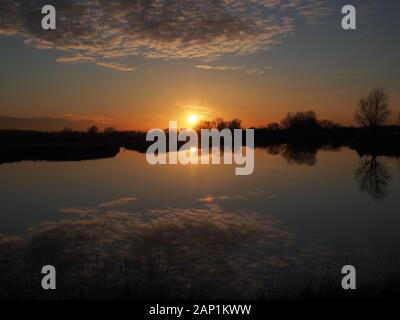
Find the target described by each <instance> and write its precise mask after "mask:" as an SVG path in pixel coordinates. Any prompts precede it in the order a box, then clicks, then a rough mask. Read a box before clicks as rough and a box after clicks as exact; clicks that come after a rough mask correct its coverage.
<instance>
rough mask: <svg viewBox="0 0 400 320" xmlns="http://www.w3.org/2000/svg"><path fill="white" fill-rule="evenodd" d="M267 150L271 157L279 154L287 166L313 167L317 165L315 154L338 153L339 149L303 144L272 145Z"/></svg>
mask: <svg viewBox="0 0 400 320" xmlns="http://www.w3.org/2000/svg"><path fill="white" fill-rule="evenodd" d="M266 148H267V152H268V153H269V154H271V155H278V154H280V155H281V156H282V158H284V159H285V160H286V161H287V162H288V164H290V165H292V164H296V165H307V166H314V165H315V164H316V163H317V153H318V151H319V150H323V151H328V150H329V151H339V150H340V148H337V147H334V146H331V145H324V146H321V145H304V144H274V145H270V146H268V147H266Z"/></svg>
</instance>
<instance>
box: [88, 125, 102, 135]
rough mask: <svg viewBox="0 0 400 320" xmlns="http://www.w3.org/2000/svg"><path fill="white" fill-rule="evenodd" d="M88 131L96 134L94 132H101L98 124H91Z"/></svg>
mask: <svg viewBox="0 0 400 320" xmlns="http://www.w3.org/2000/svg"><path fill="white" fill-rule="evenodd" d="M87 132H88V133H92V134H94V133H97V132H99V128H97V127H96V126H91V127H89V128H88V129H87Z"/></svg>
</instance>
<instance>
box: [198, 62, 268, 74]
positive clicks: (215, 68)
mask: <svg viewBox="0 0 400 320" xmlns="http://www.w3.org/2000/svg"><path fill="white" fill-rule="evenodd" d="M195 67H196V68H197V69H201V70H207V71H241V72H244V73H245V74H247V75H260V74H264V73H265V71H267V70H272V67H263V68H248V67H244V66H227V65H219V66H213V65H209V64H200V65H196V66H195Z"/></svg>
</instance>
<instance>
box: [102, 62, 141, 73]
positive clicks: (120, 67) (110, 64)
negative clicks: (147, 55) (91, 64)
mask: <svg viewBox="0 0 400 320" xmlns="http://www.w3.org/2000/svg"><path fill="white" fill-rule="evenodd" d="M96 65H98V66H101V67H105V68H110V69H114V70H117V71H134V70H135V68H133V67H129V66H126V65H123V64H120V63H113V62H96Z"/></svg>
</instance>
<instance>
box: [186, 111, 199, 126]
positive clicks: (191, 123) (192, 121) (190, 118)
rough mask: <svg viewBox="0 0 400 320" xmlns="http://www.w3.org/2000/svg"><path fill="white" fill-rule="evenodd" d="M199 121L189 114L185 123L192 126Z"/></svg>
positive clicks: (196, 117)
mask: <svg viewBox="0 0 400 320" xmlns="http://www.w3.org/2000/svg"><path fill="white" fill-rule="evenodd" d="M198 121H199V117H198V116H196V115H195V114H190V115H189V116H188V118H187V122H188V124H189V125H191V126H193V125H195V124H196V123H197V122H198Z"/></svg>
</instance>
